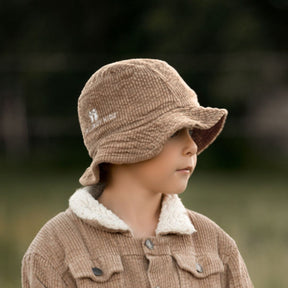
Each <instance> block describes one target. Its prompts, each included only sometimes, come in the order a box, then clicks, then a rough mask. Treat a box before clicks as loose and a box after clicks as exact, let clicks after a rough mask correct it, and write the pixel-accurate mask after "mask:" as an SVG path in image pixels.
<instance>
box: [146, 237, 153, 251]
mask: <svg viewBox="0 0 288 288" xmlns="http://www.w3.org/2000/svg"><path fill="white" fill-rule="evenodd" d="M145 246H146V247H147V248H148V249H150V250H152V249H153V248H154V244H153V242H152V241H151V240H150V239H147V240H146V241H145Z"/></svg>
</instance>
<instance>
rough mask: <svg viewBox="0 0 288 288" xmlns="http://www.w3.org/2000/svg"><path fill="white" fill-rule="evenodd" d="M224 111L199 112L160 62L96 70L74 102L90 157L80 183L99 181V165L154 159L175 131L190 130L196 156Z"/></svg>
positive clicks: (219, 126) (126, 62)
mask: <svg viewBox="0 0 288 288" xmlns="http://www.w3.org/2000/svg"><path fill="white" fill-rule="evenodd" d="M227 113H228V112H227V110H226V109H218V108H211V107H202V106H200V105H199V103H198V99H197V95H196V93H195V92H194V91H193V90H192V89H191V88H190V87H189V86H188V85H187V84H186V83H185V82H184V80H183V79H182V78H181V77H180V75H179V74H178V72H177V71H176V70H175V69H174V68H173V67H171V66H170V65H169V64H167V63H166V62H164V61H161V60H156V59H130V60H124V61H119V62H115V63H112V64H108V65H105V66H103V67H102V68H100V69H99V70H98V71H96V72H95V73H94V74H93V75H92V76H91V77H90V79H89V80H88V81H87V83H86V84H85V86H84V88H83V90H82V92H81V95H80V97H79V99H78V115H79V122H80V127H81V131H82V135H83V139H84V144H85V146H86V148H87V150H88V152H89V155H90V157H91V158H92V163H91V165H90V166H89V167H88V168H87V169H86V171H85V173H84V174H83V175H82V177H81V178H80V180H79V181H80V183H81V184H82V185H84V186H86V185H94V184H97V183H98V182H99V164H100V163H104V162H105V163H113V164H129V163H137V162H140V161H144V160H148V159H151V158H153V157H155V156H157V155H158V154H159V153H160V152H161V150H162V148H163V145H164V144H165V142H166V140H167V139H168V138H169V137H170V136H171V135H173V134H174V133H175V132H176V131H177V130H179V129H182V128H184V127H187V128H189V129H193V130H194V132H193V140H194V141H195V142H196V144H197V146H198V154H200V153H201V152H202V151H203V150H204V149H206V148H207V147H208V146H209V145H210V144H211V143H212V142H213V141H214V140H215V139H216V137H217V136H218V135H219V134H220V132H221V131H222V129H223V126H224V123H225V120H226V117H227Z"/></svg>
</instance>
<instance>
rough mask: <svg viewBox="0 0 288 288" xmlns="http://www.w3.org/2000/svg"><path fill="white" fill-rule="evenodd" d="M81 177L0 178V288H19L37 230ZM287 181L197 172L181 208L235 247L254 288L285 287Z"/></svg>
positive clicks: (265, 176)
mask: <svg viewBox="0 0 288 288" xmlns="http://www.w3.org/2000/svg"><path fill="white" fill-rule="evenodd" d="M81 172H82V171H74V172H69V173H68V172H66V173H63V172H57V171H55V172H49V173H48V174H47V173H43V171H42V172H40V171H38V172H37V171H36V172H35V171H24V172H23V173H16V172H15V173H11V172H3V171H2V172H1V176H0V180H1V194H0V254H1V257H0V287H3V288H4V287H5V288H16V287H20V267H21V258H22V256H23V254H24V252H25V250H26V249H27V247H28V245H29V243H30V242H31V241H32V239H33V237H34V236H35V234H36V233H37V232H38V230H39V229H40V228H41V226H42V225H43V224H44V223H45V222H46V221H47V220H49V219H50V218H51V217H53V216H54V215H55V214H56V213H58V212H60V211H61V210H64V209H66V207H67V200H68V198H69V196H70V195H71V194H72V193H73V191H74V190H75V189H76V188H77V187H78V186H79V185H78V182H77V178H78V176H79V175H80V174H81ZM287 187H288V180H287V179H286V178H285V177H284V176H282V177H281V176H279V175H275V174H273V175H270V174H262V173H248V172H246V173H244V172H238V173H236V172H234V173H227V172H225V173H224V172H222V173H212V172H210V173H205V172H203V171H196V173H195V175H193V176H192V178H191V181H190V184H189V187H188V189H187V190H186V192H185V193H184V194H182V196H181V197H182V199H183V202H184V203H185V205H186V206H187V207H188V208H190V209H192V210H195V211H198V212H200V213H202V214H205V215H206V216H208V217H210V218H211V219H212V220H214V221H215V222H217V223H218V224H219V225H220V226H221V227H222V228H223V229H224V230H226V232H228V233H229V234H230V235H231V236H232V237H233V238H234V239H235V240H236V242H237V243H238V246H239V249H240V251H241V253H242V255H243V257H244V259H245V261H246V264H247V266H248V269H249V272H250V275H251V277H252V279H253V282H254V285H255V287H261V288H268V287H269V288H271V287H273V288H280V287H281V288H284V287H288V273H287V272H286V271H287V267H288V225H287V222H288V205H287V204H288V189H287Z"/></svg>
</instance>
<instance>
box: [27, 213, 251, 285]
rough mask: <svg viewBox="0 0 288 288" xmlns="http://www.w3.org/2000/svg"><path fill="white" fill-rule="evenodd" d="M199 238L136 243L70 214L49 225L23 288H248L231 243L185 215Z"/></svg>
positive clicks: (204, 221) (210, 225) (33, 250)
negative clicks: (148, 243)
mask: <svg viewBox="0 0 288 288" xmlns="http://www.w3.org/2000/svg"><path fill="white" fill-rule="evenodd" d="M187 212H188V215H189V217H190V219H191V222H192V223H193V225H194V226H195V228H196V230H197V232H195V233H193V234H191V235H181V234H173V233H172V234H171V233H168V234H165V235H158V236H156V237H150V238H149V240H150V241H151V242H150V243H152V246H153V247H152V249H151V245H150V248H149V245H147V244H146V240H147V239H135V238H134V237H133V236H132V234H131V233H130V232H129V231H117V230H111V229H107V228H104V227H103V226H101V225H99V224H97V223H93V225H90V224H91V223H89V222H86V221H84V220H83V219H80V218H78V217H77V216H76V214H74V213H73V212H72V211H71V209H68V210H67V211H66V212H64V213H61V214H59V215H58V216H56V217H55V218H54V219H52V220H50V221H49V222H48V223H47V224H46V225H45V226H44V227H43V228H42V230H41V231H40V232H39V233H38V235H37V236H36V238H35V239H34V241H33V242H32V244H31V245H30V247H29V249H28V251H27V252H26V254H25V256H24V258H23V265H22V283H23V284H22V287H23V288H40V287H42V288H43V287H46V288H55V287H57V288H58V287H66V288H67V287H69V288H72V287H81V288H89V287H102V288H103V287H107V288H108V287H109V288H116V287H117V288H119V287H125V288H135V287H139V288H146V287H147V288H148V287H151V288H155V287H161V288H162V287H163V288H178V287H179V288H188V287H198V288H208V287H209V288H210V287H213V288H218V287H225V288H228V287H229V288H232V287H233V288H250V287H253V285H252V282H251V280H250V278H249V275H248V272H247V269H246V266H245V264H244V261H243V259H242V257H241V255H240V253H239V251H238V248H237V246H236V244H235V242H234V240H233V239H231V238H230V237H229V236H228V235H227V234H226V233H225V232H224V231H223V230H221V229H220V228H219V227H218V226H217V225H216V224H215V223H214V222H212V221H211V220H209V219H208V218H206V217H205V216H202V215H200V214H198V213H195V212H192V211H187Z"/></svg>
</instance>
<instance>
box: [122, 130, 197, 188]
mask: <svg viewBox="0 0 288 288" xmlns="http://www.w3.org/2000/svg"><path fill="white" fill-rule="evenodd" d="M191 132H193V131H191V130H189V129H188V128H183V129H181V130H179V131H177V132H176V133H175V134H174V135H173V136H171V137H170V138H169V139H168V141H167V142H166V143H165V145H164V147H163V149H162V151H161V152H160V154H159V155H157V156H156V157H154V158H152V159H150V160H146V161H143V162H139V163H135V164H128V165H125V166H126V167H125V168H126V169H127V170H126V172H128V173H131V176H132V177H133V179H134V180H135V181H137V182H139V184H140V185H141V186H142V187H143V188H144V189H147V190H148V191H150V192H153V193H164V194H179V193H182V192H183V191H184V190H185V189H186V187H187V184H188V180H189V178H190V176H191V174H192V173H193V171H194V169H195V167H196V163H197V145H196V143H195V142H194V141H193V138H192V137H193V135H191V134H192V133H191Z"/></svg>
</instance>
